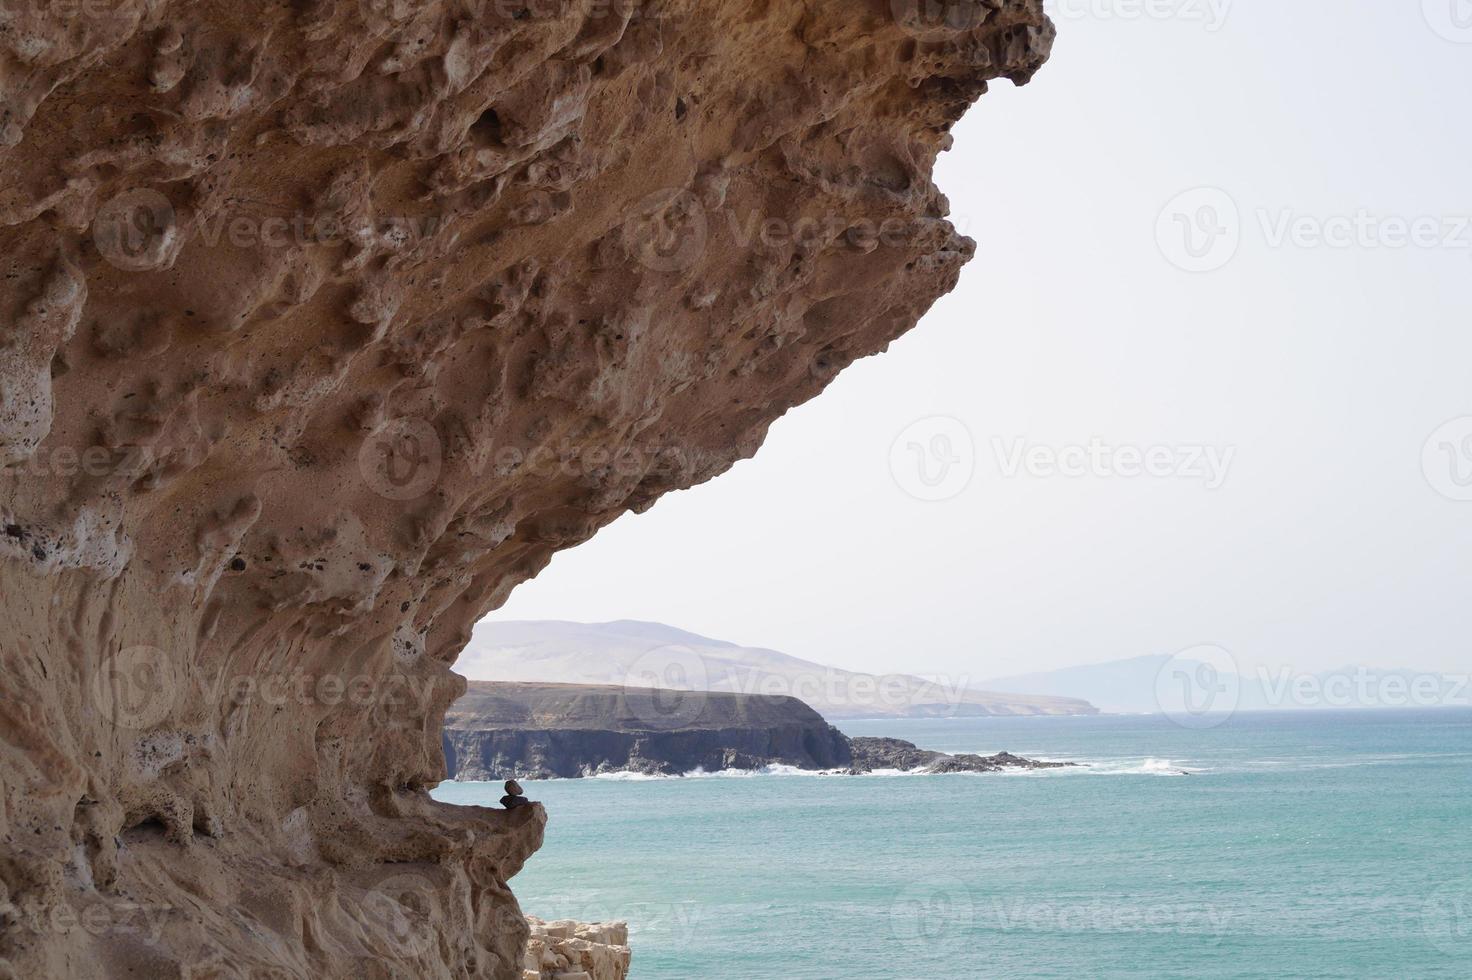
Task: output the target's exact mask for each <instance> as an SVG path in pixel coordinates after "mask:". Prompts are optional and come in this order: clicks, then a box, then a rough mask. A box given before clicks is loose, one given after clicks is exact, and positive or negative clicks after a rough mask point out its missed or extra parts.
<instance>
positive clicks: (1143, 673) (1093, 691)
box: [982, 654, 1170, 714]
mask: <svg viewBox="0 0 1472 980" xmlns="http://www.w3.org/2000/svg"><path fill="white" fill-rule="evenodd" d="M1169 660H1170V657H1169V656H1167V655H1165V654H1160V655H1158V656H1145V657H1133V658H1131V659H1129V660H1113V661H1110V662H1109V663H1103V664H1089V665H1087V666H1083V667H1064V668H1062V669H1061V670H1047V671H1039V672H1037V673H1033V674H1016V675H1014V676H1011V677H998V678H995V679H993V680H987V681H983V682H982V684H983V685H984V686H986V687H987V688H988V689H991V690H997V691H1027V692H1028V693H1030V694H1046V695H1051V696H1053V697H1063V698H1083V699H1085V700H1087V701H1088V702H1089V703H1091V704H1094V705H1096V706H1098V708H1099V710H1100V711H1105V712H1109V713H1111V714H1151V713H1154V712H1157V711H1160V710H1161V709H1160V706H1159V705H1158V704H1157V703H1156V699H1155V679H1156V677H1157V676H1159V674H1160V671H1161V669H1162V668H1164V667H1165V664H1166V662H1167V661H1169Z"/></svg>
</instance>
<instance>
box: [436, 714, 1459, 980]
mask: <svg viewBox="0 0 1472 980" xmlns="http://www.w3.org/2000/svg"><path fill="white" fill-rule="evenodd" d="M840 727H842V728H843V729H844V730H845V731H847V732H848V733H849V734H851V735H880V734H882V735H892V736H896V737H900V738H906V739H909V740H911V741H913V742H915V743H917V744H918V745H920V746H922V747H925V748H933V749H941V750H945V751H951V752H960V751H967V752H987V753H990V752H994V751H999V750H1002V749H1006V750H1008V751H1011V752H1015V753H1017V754H1019V755H1025V756H1030V757H1035V758H1046V759H1064V760H1073V761H1079V762H1085V763H1087V764H1088V766H1087V768H1081V769H1076V770H1065V771H1055V772H1050V773H1041V774H1025V775H1024V774H1019V775H946V776H915V775H895V776H882V775H874V776H863V777H850V776H819V775H813V774H791V773H762V774H723V775H716V776H704V777H701V776H697V777H695V778H683V779H649V778H618V777H604V778H597V779H584V780H553V781H547V782H537V783H531V782H527V783H526V787H527V792H528V794H529V795H530V796H532V797H533V798H534V799H539V800H541V801H542V802H543V803H545V804H546V806H547V809H548V812H549V814H550V822H549V824H548V829H547V840H546V845H545V846H544V848H543V849H542V851H541V852H539V853H538V854H537V855H536V856H535V857H533V858H532V860H531V862H530V863H529V864H528V865H527V867H526V869H525V870H524V871H523V872H522V873H521V875H519V876H518V877H517V878H516V879H515V880H514V881H513V882H512V887H513V889H514V890H515V891H516V893H517V895H518V897H519V898H520V900H521V903H522V906H523V908H524V909H525V910H526V911H527V912H529V913H531V914H534V915H538V916H540V917H542V918H547V919H552V918H563V917H566V918H577V919H582V920H598V919H611V918H619V919H627V920H628V921H629V924H630V932H631V940H630V941H631V944H632V945H633V948H634V969H633V973H632V976H633V977H634V978H638V980H666V978H667V980H688V978H702V980H704V978H712V980H748V978H750V980H777V978H783V980H896V978H916V980H921V978H924V980H931V978H951V977H958V978H959V977H965V978H972V977H1070V978H1073V977H1077V978H1089V977H1172V976H1181V977H1185V976H1193V977H1194V976H1200V977H1375V978H1381V977H1417V978H1419V977H1459V978H1460V977H1469V976H1472V864H1469V862H1468V859H1467V856H1468V850H1469V849H1468V844H1469V833H1472V710H1467V709H1441V710H1422V711H1364V712H1344V713H1340V712H1332V713H1329V712H1313V713H1310V712H1300V713H1278V714H1243V715H1239V716H1237V717H1234V718H1232V719H1231V720H1230V721H1228V722H1226V723H1225V724H1223V725H1222V726H1221V727H1218V728H1214V729H1208V730H1200V731H1193V730H1187V729H1183V728H1180V727H1177V726H1176V725H1174V724H1173V723H1172V722H1170V721H1169V720H1168V719H1166V718H1164V717H1117V716H1116V717H1097V718H1036V719H1032V718H1027V719H978V720H954V721H951V720H946V721H929V720H926V721H885V722H848V723H845V724H843V725H841V726H840ZM1179 771H1186V772H1188V773H1190V775H1185V776H1182V775H1175V774H1174V773H1177V772H1179ZM500 795H501V788H500V786H499V785H488V784H484V783H446V784H444V785H442V786H441V787H439V788H438V789H437V790H436V791H435V796H437V797H438V798H440V799H444V800H449V801H452V802H459V803H479V804H483V805H495V801H496V800H497V799H499V797H500Z"/></svg>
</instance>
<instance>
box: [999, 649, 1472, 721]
mask: <svg viewBox="0 0 1472 980" xmlns="http://www.w3.org/2000/svg"><path fill="white" fill-rule="evenodd" d="M1201 666H1203V662H1202V661H1201V660H1197V659H1193V658H1192V657H1191V656H1190V655H1189V653H1188V654H1185V655H1181V656H1168V655H1166V654H1152V655H1147V656H1143V657H1131V658H1129V659H1125V660H1114V661H1110V662H1108V663H1102V664H1088V665H1085V666H1081V667H1064V668H1062V669H1060V670H1051V671H1041V672H1038V673H1032V674H1018V675H1014V676H1012V677H999V678H995V679H992V680H988V681H984V682H983V683H984V684H985V685H986V687H987V688H989V689H995V690H999V691H1011V690H1026V691H1029V692H1033V693H1037V694H1044V695H1052V696H1056V697H1075V698H1086V699H1087V700H1088V701H1090V702H1091V703H1093V704H1095V705H1098V707H1099V710H1101V711H1104V712H1109V713H1117V714H1155V713H1157V712H1175V711H1179V710H1183V708H1184V703H1183V699H1184V697H1185V696H1186V694H1187V693H1191V694H1193V695H1194V694H1204V693H1205V692H1204V691H1201V692H1183V691H1182V690H1181V689H1180V686H1179V685H1180V677H1181V675H1182V674H1184V676H1185V677H1186V683H1187V684H1188V685H1189V684H1194V683H1196V681H1193V680H1192V679H1191V677H1190V674H1191V672H1192V671H1193V670H1194V669H1196V668H1199V667H1201ZM1213 669H1214V670H1215V674H1213V675H1210V676H1211V678H1212V679H1211V684H1212V685H1213V687H1215V688H1216V689H1217V694H1216V698H1215V703H1213V704H1212V710H1216V711H1301V710H1313V709H1349V708H1404V707H1441V706H1448V707H1468V706H1472V684H1469V681H1468V678H1467V676H1466V675H1450V674H1440V673H1434V672H1425V671H1414V670H1408V669H1405V668H1393V669H1392V668H1376V667H1367V666H1364V665H1359V664H1351V665H1348V666H1345V667H1340V668H1337V669H1335V670H1324V671H1316V672H1313V673H1308V672H1301V671H1294V670H1293V669H1291V668H1289V667H1286V666H1282V667H1277V668H1274V669H1264V668H1261V667H1254V668H1250V669H1242V670H1239V669H1237V668H1235V666H1232V667H1228V666H1227V665H1226V664H1224V663H1217V664H1215V665H1213ZM1166 672H1168V676H1164V677H1163V676H1162V675H1163V673H1166ZM1202 703H1204V702H1202Z"/></svg>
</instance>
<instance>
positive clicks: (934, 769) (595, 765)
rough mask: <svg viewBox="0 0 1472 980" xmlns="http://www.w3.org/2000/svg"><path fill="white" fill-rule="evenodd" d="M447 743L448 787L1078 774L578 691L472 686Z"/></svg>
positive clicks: (745, 707) (776, 716) (762, 704)
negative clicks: (765, 771) (748, 774)
mask: <svg viewBox="0 0 1472 980" xmlns="http://www.w3.org/2000/svg"><path fill="white" fill-rule="evenodd" d="M443 741H444V747H445V761H446V764H447V766H448V768H449V772H450V775H451V776H452V777H453V778H455V779H461V780H479V781H488V782H489V781H494V780H500V779H507V778H514V777H525V778H530V779H549V778H558V777H561V778H576V777H579V776H594V775H597V774H599V773H606V772H637V773H645V774H647V775H659V776H679V775H684V774H686V773H689V772H694V771H695V770H697V769H699V770H703V771H705V772H721V771H724V770H728V769H742V770H751V769H762V768H764V767H766V766H771V765H787V766H794V767H796V768H799V769H807V770H820V771H843V772H848V773H853V774H863V773H867V772H873V771H875V770H879V769H898V770H902V771H905V772H912V771H917V770H921V771H925V772H931V773H951V772H1001V771H1003V770H1007V769H1056V768H1060V767H1062V766H1065V765H1071V763H1061V762H1037V761H1034V760H1032V759H1024V758H1022V757H1021V756H1015V755H1012V754H1010V753H1007V752H1002V753H1000V754H998V755H993V756H979V755H948V754H946V753H944V752H932V751H929V750H927V749H921V748H917V747H916V746H915V745H914V744H913V743H911V742H906V741H903V740H901V739H897V738H868V737H861V738H849V737H848V736H847V735H844V734H843V733H842V732H840V731H839V730H838V729H836V728H834V727H833V726H832V725H830V724H828V723H827V722H826V721H825V720H824V719H823V717H822V716H821V715H819V714H818V713H817V712H816V711H814V710H813V709H812V708H810V707H808V706H807V705H806V704H804V703H803V702H801V701H799V700H797V699H796V698H789V697H777V696H771V695H759V694H750V695H747V694H717V693H705V692H697V693H696V694H694V695H692V694H690V693H689V692H675V691H658V690H649V689H625V688H622V687H610V686H596V685H578V684H519V683H518V684H513V683H500V682H487V681H472V682H471V683H470V689H469V691H468V692H467V693H466V695H465V697H463V698H461V699H460V700H459V701H458V702H456V703H455V705H454V707H453V708H451V710H450V712H449V714H448V715H447V716H446V723H445V729H444V733H443ZM503 805H505V801H504V800H503Z"/></svg>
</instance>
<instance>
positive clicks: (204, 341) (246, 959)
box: [0, 0, 1052, 978]
mask: <svg viewBox="0 0 1472 980" xmlns="http://www.w3.org/2000/svg"><path fill="white" fill-rule="evenodd" d="M1051 40H1052V28H1051V26H1050V25H1048V24H1047V22H1046V20H1045V18H1044V17H1043V16H1042V13H1041V0H982V2H963V0H954V2H947V3H930V2H921V3H919V4H918V5H916V4H909V3H905V2H900V0H896V2H894V3H891V2H888V0H805V2H802V3H796V2H769V0H753V2H748V3H717V2H712V0H708V2H705V3H695V2H688V0H669V2H663V3H660V2H653V0H651V2H648V3H632V2H614V0H565V2H564V0H506V2H504V3H503V2H500V0H422V2H412V0H292V2H281V3H269V4H268V3H234V4H225V3H216V2H205V0H70V2H65V3H63V2H46V3H43V2H40V0H16V2H14V3H7V4H5V5H4V9H3V11H0V64H3V70H0V89H3V97H0V176H3V180H0V267H3V271H4V276H3V280H0V281H3V286H0V300H3V318H0V465H3V475H0V593H3V602H4V605H3V616H4V620H3V631H0V780H3V787H0V789H3V793H0V839H3V846H0V963H3V966H0V974H5V975H10V976H18V977H28V978H29V977H62V976H78V977H89V976H149V977H169V976H178V977H183V976H189V977H208V976H253V977H259V976H272V977H286V976H291V977H305V976H319V977H340V976H354V977H377V976H389V975H397V976H415V977H435V976H441V977H443V976H472V975H478V976H491V977H496V978H502V977H506V978H512V977H517V976H519V975H520V972H521V968H522V958H523V952H524V948H525V942H526V939H527V926H526V922H525V919H524V918H523V916H522V915H521V913H520V910H519V909H518V907H517V905H516V901H515V898H514V897H513V896H512V895H511V893H510V891H509V890H508V888H507V885H506V881H507V879H508V878H509V877H511V876H512V875H514V874H515V873H516V871H517V870H518V869H519V868H520V867H521V865H522V863H523V862H524V861H525V860H526V859H527V858H528V857H529V856H530V855H531V853H532V852H533V851H534V850H535V849H536V847H537V846H538V844H539V843H540V840H541V835H542V827H543V825H544V822H545V820H546V815H545V813H543V812H542V810H541V808H540V807H533V808H526V809H523V810H519V811H515V812H512V813H502V812H493V811H485V810H476V809H468V808H456V807H448V806H443V805H440V804H437V803H435V802H433V801H432V800H430V799H429V797H428V795H427V792H426V790H427V788H428V787H430V786H432V785H433V784H434V783H435V782H436V781H438V780H439V779H441V778H442V776H443V760H442V757H441V751H440V738H439V734H440V722H441V719H442V716H443V713H444V710H445V706H446V705H448V704H449V703H450V702H451V701H452V700H453V699H454V698H455V697H456V696H457V695H458V694H459V693H460V692H461V690H462V689H463V681H461V680H460V679H459V678H457V677H456V676H455V675H454V674H453V673H452V672H451V670H450V665H451V664H452V662H453V661H454V659H455V656H456V653H457V651H458V650H459V649H460V647H461V646H462V645H463V643H464V642H465V640H466V638H467V636H468V632H469V629H470V627H471V624H473V623H474V622H475V621H476V620H477V619H478V618H479V617H481V616H483V615H484V614H485V613H486V612H487V611H489V610H491V609H493V608H495V607H496V606H497V605H498V604H499V603H501V602H503V601H504V600H505V598H506V596H507V594H508V593H509V591H510V590H511V589H512V588H513V587H515V586H516V585H517V584H518V583H519V582H522V581H524V580H525V579H527V578H528V577H530V576H532V575H534V574H536V572H537V571H538V570H539V569H541V568H542V567H543V566H544V565H545V564H546V562H547V561H548V559H549V558H550V556H551V555H552V554H553V553H554V552H555V551H557V550H558V549H560V548H565V547H568V546H570V545H574V544H577V543H578V542H580V541H583V540H585V539H586V538H587V537H589V536H590V535H591V534H593V533H594V532H595V531H596V530H597V529H598V528H599V527H601V526H603V525H604V524H606V523H608V522H609V521H611V520H613V519H614V518H615V517H617V516H618V515H619V514H621V513H623V512H625V511H628V510H631V509H633V510H638V509H642V508H645V507H648V506H649V505H650V504H651V503H653V501H654V500H655V499H656V498H657V497H658V496H659V495H661V494H662V493H665V492H667V491H670V490H673V489H678V488H682V487H688V486H691V485H693V484H696V483H699V482H701V481H703V480H706V479H709V478H710V477H712V476H714V475H716V474H718V473H720V472H721V471H722V470H724V469H725V468H727V467H728V466H730V465H731V463H732V462H733V461H734V460H736V459H738V458H741V457H743V456H746V455H749V454H750V453H752V452H754V451H755V449H756V447H757V445H758V444H759V443H760V441H761V439H762V435H763V433H764V431H765V430H766V428H767V426H768V424H769V423H770V422H771V421H772V420H773V419H774V418H776V417H777V416H779V415H780V414H781V413H782V412H783V411H785V410H786V408H788V407H789V406H791V405H793V404H796V403H798V402H800V401H802V400H804V399H807V398H810V397H812V396H813V395H815V394H816V393H817V392H818V391H820V390H821V389H822V388H823V386H824V385H825V384H827V383H828V381H830V380H831V379H832V378H833V377H834V375H835V374H836V373H837V372H838V371H840V370H841V369H842V368H843V367H845V366H846V365H847V364H849V363H850V362H851V361H853V360H854V359H855V358H858V357H862V356H864V355H867V354H872V353H874V352H876V351H879V350H881V349H883V348H884V346H885V345H886V344H887V343H888V342H889V341H890V340H891V339H892V338H894V337H895V336H896V335H898V334H899V333H901V332H903V331H904V330H906V329H908V328H909V327H910V326H911V325H913V324H914V323H915V321H916V320H917V319H918V317H919V316H920V315H921V314H922V313H923V312H924V311H925V309H926V308H927V307H928V305H929V304H930V303H931V302H932V301H933V299H934V298H935V297H936V296H937V295H939V294H940V293H942V292H944V291H945V290H947V289H949V288H950V287H951V286H952V285H953V284H954V282H955V280H956V276H957V272H958V270H959V268H960V267H961V265H962V264H963V263H964V262H965V261H966V259H967V258H968V256H969V255H970V254H971V245H970V243H969V242H967V241H966V240H965V239H963V238H961V237H959V236H958V235H957V234H956V233H955V232H954V231H953V229H952V228H951V227H950V226H949V225H948V224H947V222H946V221H945V220H944V217H943V216H944V214H945V212H946V205H945V202H944V199H943V198H942V197H941V195H940V194H939V193H938V192H937V190H936V189H935V187H934V186H933V185H932V183H931V181H930V177H929V174H930V172H931V166H932V163H933V160H934V157H935V155H936V153H937V152H938V151H940V150H941V149H943V148H944V147H945V146H946V144H947V141H948V139H949V137H948V135H947V130H948V128H949V127H950V125H951V124H952V123H953V122H954V121H955V120H956V119H957V118H958V117H959V116H960V115H961V113H962V112H963V111H964V110H965V108H966V107H967V105H968V104H969V103H970V102H971V101H972V100H974V99H975V98H976V97H977V96H978V95H980V94H981V93H982V91H983V90H984V88H985V86H986V83H987V80H988V79H992V78H999V77H1005V78H1010V79H1012V80H1014V81H1017V82H1022V81H1025V80H1026V79H1027V78H1028V77H1029V76H1030V74H1031V73H1032V72H1033V71H1034V70H1035V69H1036V68H1037V67H1038V66H1039V65H1040V64H1041V62H1042V61H1043V60H1044V59H1045V57H1046V55H1047V53H1048V49H1049V45H1050V43H1051Z"/></svg>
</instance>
